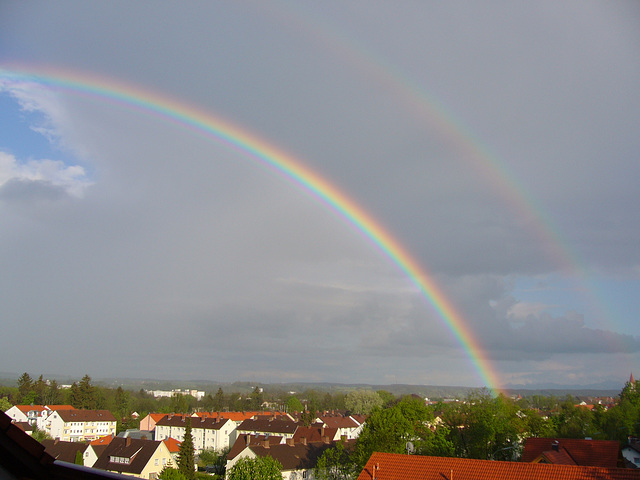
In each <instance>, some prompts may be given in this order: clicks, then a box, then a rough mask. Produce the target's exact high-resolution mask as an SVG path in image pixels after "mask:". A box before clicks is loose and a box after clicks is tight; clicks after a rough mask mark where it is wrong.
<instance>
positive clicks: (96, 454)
mask: <svg viewBox="0 0 640 480" xmlns="http://www.w3.org/2000/svg"><path fill="white" fill-rule="evenodd" d="M113 438H114V437H113V435H107V436H106V437H100V438H97V439H96V440H92V441H91V443H89V446H87V448H86V450H85V451H84V464H85V466H87V467H93V465H94V464H95V463H96V461H97V460H98V458H100V455H102V452H104V451H105V449H106V448H107V445H109V444H110V443H111V441H112V440H113Z"/></svg>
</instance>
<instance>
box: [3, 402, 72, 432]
mask: <svg viewBox="0 0 640 480" xmlns="http://www.w3.org/2000/svg"><path fill="white" fill-rule="evenodd" d="M73 409H74V408H73V407H72V406H71V405H14V406H13V407H11V408H10V409H8V410H7V411H6V412H5V413H6V414H7V415H8V416H9V417H10V418H11V419H12V420H13V421H14V422H28V423H29V424H30V425H35V426H36V427H37V428H38V429H39V430H44V425H45V423H46V420H47V417H48V416H49V415H51V414H52V413H53V412H54V411H55V410H73Z"/></svg>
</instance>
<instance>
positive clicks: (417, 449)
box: [353, 397, 454, 469]
mask: <svg viewBox="0 0 640 480" xmlns="http://www.w3.org/2000/svg"><path fill="white" fill-rule="evenodd" d="M434 425H435V421H434V416H433V411H432V410H431V409H430V408H429V407H427V406H426V405H425V404H424V402H422V401H420V400H417V399H413V398H411V397H407V398H404V399H402V400H401V401H399V402H398V403H397V404H395V405H392V406H391V407H389V408H376V409H375V410H374V411H373V412H371V415H369V417H368V418H367V422H366V423H365V426H364V428H363V430H362V433H361V434H360V436H359V437H358V440H357V442H356V447H355V451H354V457H353V458H354V462H355V463H356V464H357V466H358V468H359V469H362V468H363V467H364V464H365V463H366V462H367V461H368V460H369V457H370V456H371V454H372V453H373V452H386V453H406V452H407V443H408V442H411V443H412V444H413V446H414V453H416V454H422V455H438V456H452V455H453V453H454V449H453V444H452V442H451V441H450V440H449V439H448V434H449V430H448V428H447V427H446V426H441V427H438V428H435V430H434Z"/></svg>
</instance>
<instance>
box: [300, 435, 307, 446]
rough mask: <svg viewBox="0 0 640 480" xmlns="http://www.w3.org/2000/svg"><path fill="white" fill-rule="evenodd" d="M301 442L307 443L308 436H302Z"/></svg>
mask: <svg viewBox="0 0 640 480" xmlns="http://www.w3.org/2000/svg"><path fill="white" fill-rule="evenodd" d="M300 443H301V444H303V445H306V444H307V437H301V438H300Z"/></svg>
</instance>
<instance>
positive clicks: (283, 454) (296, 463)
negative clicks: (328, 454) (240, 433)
mask: <svg viewBox="0 0 640 480" xmlns="http://www.w3.org/2000/svg"><path fill="white" fill-rule="evenodd" d="M335 445H336V444H335V443H324V442H313V443H308V444H306V445H304V444H302V443H295V444H293V445H290V444H287V443H281V444H278V445H270V446H269V447H268V448H266V447H264V446H259V445H252V446H249V447H247V448H249V449H251V451H252V452H253V453H255V454H256V455H257V456H259V457H267V456H270V457H273V458H274V459H276V460H278V461H279V462H280V463H281V464H282V470H308V469H311V468H315V466H316V464H317V463H318V459H319V458H320V457H321V456H322V454H323V453H324V451H325V450H327V449H328V448H331V447H335Z"/></svg>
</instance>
